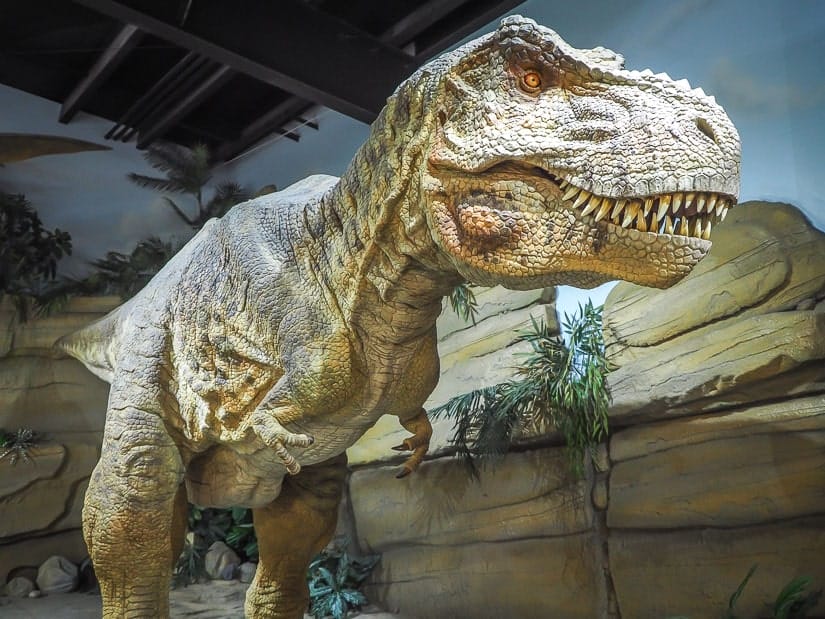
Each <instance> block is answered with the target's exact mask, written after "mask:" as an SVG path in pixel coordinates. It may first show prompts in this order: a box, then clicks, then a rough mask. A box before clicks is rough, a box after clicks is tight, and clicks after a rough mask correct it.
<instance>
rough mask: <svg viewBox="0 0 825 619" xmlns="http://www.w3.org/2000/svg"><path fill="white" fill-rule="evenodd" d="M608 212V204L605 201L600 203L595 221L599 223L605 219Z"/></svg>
mask: <svg viewBox="0 0 825 619" xmlns="http://www.w3.org/2000/svg"><path fill="white" fill-rule="evenodd" d="M608 211H610V202H608V201H607V200H604V201H602V205H601V207H600V208H599V212H598V213H596V221H601V220H602V219H604V218H605V217H607V213H608Z"/></svg>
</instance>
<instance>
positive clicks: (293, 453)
mask: <svg viewBox="0 0 825 619" xmlns="http://www.w3.org/2000/svg"><path fill="white" fill-rule="evenodd" d="M622 67H623V59H622V58H621V57H620V56H619V55H617V54H615V53H614V52H612V51H609V50H606V49H603V48H596V49H592V50H578V49H574V48H572V47H570V46H569V45H567V44H566V43H565V42H564V41H563V40H562V39H561V38H560V37H559V36H558V35H557V34H556V33H555V32H553V31H552V30H549V29H547V28H544V27H541V26H538V25H536V23H535V22H533V21H531V20H529V19H524V18H521V17H510V18H507V19H505V20H504V21H502V23H501V26H500V27H499V29H498V30H497V31H495V32H494V33H492V34H490V35H487V36H484V37H482V38H480V39H478V40H476V41H473V42H471V43H468V44H467V45H465V46H463V47H461V48H460V49H458V50H456V51H454V52H451V53H449V54H446V55H444V56H442V57H440V58H438V59H436V60H434V61H432V62H431V63H429V64H427V65H425V66H424V67H423V68H421V69H419V70H418V71H417V72H416V73H415V74H414V75H413V76H412V77H410V78H409V79H408V80H406V81H405V82H404V83H402V84H401V85H400V86H399V87H398V89H397V91H396V92H395V93H394V94H393V95H392V96H391V97H390V98H389V99H388V101H387V105H386V107H385V109H384V110H383V112H382V113H381V115H380V116H379V117H378V119H377V120H376V121H375V123H374V125H373V127H372V131H371V134H370V137H369V140H368V141H367V142H366V144H364V146H363V147H362V148H361V149H360V150H359V151H358V152H357V154H356V155H355V158H354V160H353V161H352V163H351V165H350V166H349V168H348V169H347V171H346V172H345V173H344V176H343V177H342V178H340V179H337V178H333V177H330V176H313V177H310V178H307V179H306V180H303V181H301V182H299V183H296V184H295V185H292V186H291V187H289V188H287V189H286V190H284V191H281V192H279V193H275V194H270V195H267V196H263V197H261V198H258V199H255V200H252V201H250V202H246V203H244V204H241V205H239V206H237V207H235V208H234V209H232V211H231V212H230V213H229V214H227V215H226V216H225V217H224V218H223V219H220V220H211V221H210V222H209V223H208V224H207V225H206V226H205V227H204V228H203V230H202V231H201V232H200V233H199V234H198V235H197V236H195V237H194V238H193V239H192V240H191V241H190V242H189V243H188V244H187V245H186V246H185V247H184V248H183V249H182V250H181V252H180V253H179V254H178V255H177V256H175V258H174V259H173V260H172V261H171V262H170V263H169V264H168V265H167V266H166V267H165V268H164V269H163V270H162V271H161V272H160V273H159V274H158V275H157V276H156V277H155V278H154V279H153V280H152V281H151V282H150V283H149V285H148V286H146V288H144V289H143V290H142V291H141V292H140V293H139V294H138V295H137V296H136V297H134V298H133V299H132V300H130V301H129V302H127V303H126V304H124V305H123V306H122V307H120V308H118V309H117V310H115V311H114V312H112V313H111V314H109V315H108V316H107V317H105V318H103V319H102V320H100V321H98V322H97V323H95V324H93V325H91V326H89V327H88V328H86V329H84V330H82V331H80V332H78V333H77V334H75V335H72V336H69V337H68V338H67V339H65V340H63V341H62V342H61V344H62V347H63V348H64V349H65V350H66V351H68V352H69V353H71V354H72V355H74V356H76V357H78V358H79V359H81V360H82V361H83V362H84V363H85V364H86V365H87V366H88V367H89V368H90V369H91V370H92V371H93V372H95V373H97V374H98V375H99V376H101V377H103V378H104V379H106V380H108V381H110V382H111V384H112V387H111V395H110V397H109V410H108V416H107V421H106V429H105V433H104V442H103V451H102V456H101V459H100V462H99V463H98V465H97V467H96V468H95V471H94V473H93V475H92V478H91V482H90V485H89V490H88V492H87V494H86V503H85V507H84V511H83V524H84V532H85V536H86V542H87V544H88V547H89V551H90V553H91V556H92V559H93V561H94V565H95V568H96V570H97V575H98V578H99V580H100V585H101V592H102V595H103V614H104V616H105V617H163V616H166V615H167V614H168V589H169V580H170V574H171V569H172V565H173V563H174V562H175V559H176V558H177V556H178V554H179V552H180V550H181V546H182V543H183V538H184V528H185V521H186V499H187V496H188V498H189V499H190V500H191V501H193V502H195V503H199V504H202V505H212V506H229V505H243V506H249V507H252V508H253V509H254V521H255V528H256V530H257V534H258V540H259V546H260V563H259V565H258V571H257V574H256V576H255V580H254V581H253V583H252V585H251V587H250V589H249V592H248V593H247V598H246V613H247V615H248V616H249V617H278V618H297V617H301V616H302V613H303V612H304V609H305V608H306V604H307V598H308V593H307V587H306V583H305V571H306V568H307V564H308V562H309V560H310V558H311V557H312V556H313V555H314V554H315V553H316V552H318V551H319V550H320V549H321V548H322V547H323V546H324V545H325V544H326V543H327V542H328V540H329V539H330V537H331V535H332V533H333V529H334V527H335V522H336V513H337V506H338V502H339V498H340V495H341V489H342V484H343V481H344V475H345V470H346V459H345V455H344V451H345V450H346V449H347V447H349V446H350V445H352V444H353V443H354V442H355V441H356V440H357V439H358V438H359V437H360V436H361V435H362V434H363V433H364V432H365V431H366V430H367V429H368V428H369V427H370V426H372V424H373V423H374V422H375V421H376V420H377V419H378V417H379V416H381V415H383V414H394V415H397V416H398V417H399V419H400V421H401V424H402V425H403V426H404V427H405V428H407V429H408V430H409V431H410V432H411V433H412V434H413V436H412V437H411V438H410V439H407V440H406V441H405V443H404V445H403V447H404V448H405V449H408V450H412V452H413V453H412V456H411V457H410V459H409V460H408V461H407V462H406V464H405V465H404V466H405V468H404V469H403V472H409V471H411V470H413V469H415V468H416V466H417V465H418V463H419V462H420V461H421V459H422V458H423V456H424V454H425V452H426V450H427V445H428V441H429V437H430V433H431V428H430V425H429V422H428V421H427V416H426V413H425V412H424V410H423V409H422V404H423V402H424V401H425V400H426V398H427V397H428V395H429V394H430V392H431V391H432V390H433V388H434V387H435V384H436V381H437V380H438V355H437V353H436V332H435V321H436V317H437V316H438V314H439V312H440V311H441V300H442V298H443V297H444V295H445V294H447V293H448V292H449V291H450V290H451V289H452V288H453V287H454V286H455V285H456V284H458V283H459V282H461V281H465V280H469V281H471V282H474V283H477V284H481V285H487V286H490V285H495V284H502V285H504V286H507V287H510V288H518V289H526V288H536V287H541V286H547V285H551V284H557V283H569V284H573V285H576V286H582V287H590V286H594V285H597V284H599V283H602V282H605V281H608V280H611V279H617V278H621V279H625V280H629V281H632V282H636V283H640V284H645V285H649V286H659V287H665V286H668V285H671V284H673V283H674V282H676V281H678V280H679V279H681V278H682V277H684V276H685V275H686V274H687V273H688V272H689V271H690V270H691V268H692V267H693V266H694V265H696V263H697V262H699V260H701V259H702V257H703V256H704V255H705V254H706V252H707V251H708V249H709V248H710V242H709V241H708V240H707V239H708V236H709V234H710V231H711V228H712V226H713V225H715V224H716V223H717V222H718V221H719V220H720V219H721V218H722V217H724V215H725V211H726V210H727V209H728V208H729V207H730V206H731V205H732V204H733V203H734V202H735V200H736V196H737V193H738V184H739V138H738V136H737V133H736V130H735V129H734V127H733V125H732V124H731V122H730V120H729V119H728V118H727V116H726V115H725V113H724V111H723V110H722V108H721V107H720V106H719V105H717V104H716V102H715V101H714V99H713V98H711V97H708V96H706V95H705V94H704V93H703V92H702V91H701V90H691V88H690V86H689V85H688V84H687V82H685V81H682V82H674V81H672V80H671V79H670V78H669V77H667V76H666V75H654V74H653V73H651V72H649V71H645V72H641V73H639V72H636V71H626V70H624V69H623V68H622ZM287 473H289V475H287Z"/></svg>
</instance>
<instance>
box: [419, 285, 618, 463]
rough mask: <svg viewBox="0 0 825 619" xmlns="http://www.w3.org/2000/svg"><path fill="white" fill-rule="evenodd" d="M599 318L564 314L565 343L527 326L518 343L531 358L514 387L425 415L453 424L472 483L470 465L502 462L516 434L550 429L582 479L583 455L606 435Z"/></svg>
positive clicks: (590, 312) (541, 327)
mask: <svg viewBox="0 0 825 619" xmlns="http://www.w3.org/2000/svg"><path fill="white" fill-rule="evenodd" d="M601 312H602V308H601V307H594V306H593V304H592V303H591V302H589V301H588V303H587V304H586V305H585V306H584V307H582V306H579V311H578V312H577V314H574V315H573V316H572V317H570V316H568V315H567V314H565V316H564V320H563V321H562V331H563V333H565V334H566V338H560V337H558V336H557V335H556V334H554V333H552V332H551V331H550V329H548V327H547V325H545V324H544V323H543V322H541V323H539V322H536V321H533V330H532V331H529V332H526V333H521V334H520V335H519V337H518V340H519V341H523V342H528V343H529V344H530V346H531V349H532V350H531V351H530V352H528V353H525V354H524V355H523V359H524V361H523V363H522V364H521V365H520V366H519V367H518V368H516V377H515V378H514V379H513V380H510V381H508V382H506V383H502V384H499V385H494V386H492V387H485V388H482V389H477V390H475V391H471V392H469V393H465V394H462V395H459V396H456V397H454V398H452V399H450V400H449V401H448V402H447V403H445V404H443V405H442V406H439V407H438V408H436V409H434V410H432V411H431V412H430V414H431V416H432V417H435V418H437V417H440V416H444V417H446V418H448V419H453V420H454V422H455V425H454V432H455V433H454V436H453V438H452V443H453V445H454V446H455V448H456V455H458V456H459V457H460V458H461V459H462V460H463V461H464V462H465V463H466V464H467V466H468V469H469V471H470V473H471V474H472V475H474V476H477V475H478V466H477V462H476V460H477V458H487V459H490V458H493V459H494V458H495V457H500V456H502V455H504V454H505V453H506V452H507V450H508V449H509V447H510V443H511V441H512V438H513V436H514V434H515V432H516V431H517V430H519V429H524V428H533V429H535V430H544V429H548V428H551V427H553V428H556V429H558V430H559V431H560V432H561V434H562V435H563V436H564V439H565V441H566V443H567V446H568V450H569V454H570V461H571V465H572V467H573V469H574V470H575V471H577V472H581V470H582V462H583V455H584V453H585V451H586V450H587V449H589V448H591V447H592V446H595V445H597V444H598V443H599V442H601V441H602V440H604V438H605V437H606V436H607V431H608V422H607V412H608V408H609V406H610V392H609V389H608V386H607V381H606V376H607V373H608V363H607V360H606V358H605V356H604V341H603V338H602V313H601Z"/></svg>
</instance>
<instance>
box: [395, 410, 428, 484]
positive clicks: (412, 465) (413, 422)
mask: <svg viewBox="0 0 825 619" xmlns="http://www.w3.org/2000/svg"><path fill="white" fill-rule="evenodd" d="M401 425H402V426H403V427H404V429H406V430H409V431H410V432H412V433H413V435H412V436H411V437H409V438H406V439H404V440H403V441H402V442H401V444H400V445H396V446H395V447H393V449H394V450H395V451H412V455H411V456H410V457H409V458H407V460H406V461H405V462H404V464H403V465H402V466H401V470H400V471H399V472H398V474H397V475H396V477H397V478H398V479H401V478H402V477H406V476H407V475H409V474H410V473H412V472H413V471H415V470H416V469H417V468H418V466H419V465H420V464H421V461H422V460H424V456H426V455H427V451H428V450H429V448H430V438H431V437H432V435H433V427H432V425H430V420H429V418H428V417H427V411H425V410H424V409H423V408H422V409H421V411H420V412H419V413H418V414H417V415H416V416H415V417H411V418H410V419H402V420H401Z"/></svg>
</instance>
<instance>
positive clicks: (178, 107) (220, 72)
mask: <svg viewBox="0 0 825 619" xmlns="http://www.w3.org/2000/svg"><path fill="white" fill-rule="evenodd" d="M232 74H233V71H232V69H230V68H229V67H227V66H225V65H224V66H221V67H218V68H217V69H215V70H214V71H213V72H212V74H211V75H210V76H209V77H207V78H206V79H205V80H204V81H203V82H201V83H200V84H198V85H197V86H196V87H195V89H194V90H192V91H191V92H190V93H189V94H188V95H186V97H184V98H183V99H182V100H180V101H179V102H178V103H176V104H175V105H173V106H172V107H171V108H170V109H168V110H165V112H164V113H163V115H162V116H161V117H160V118H157V119H154V120H153V121H152V123H151V124H150V125H148V126H147V127H146V128H145V129H141V130H140V133H138V141H137V147H138V148H146V147H147V146H148V145H149V144H151V143H152V142H153V141H154V140H155V139H156V138H159V137H162V136H163V134H164V133H166V131H168V130H169V129H170V128H171V127H172V125H174V124H175V123H176V122H178V121H179V120H180V119H182V118H183V117H184V116H186V115H187V114H188V113H189V112H191V111H192V110H194V109H195V108H196V107H197V106H198V105H200V104H201V103H203V102H204V101H205V100H206V99H208V98H209V97H211V96H212V94H213V93H215V92H216V91H217V90H218V89H219V88H220V87H221V86H223V85H224V84H226V82H228V81H229V78H231V77H232Z"/></svg>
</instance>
